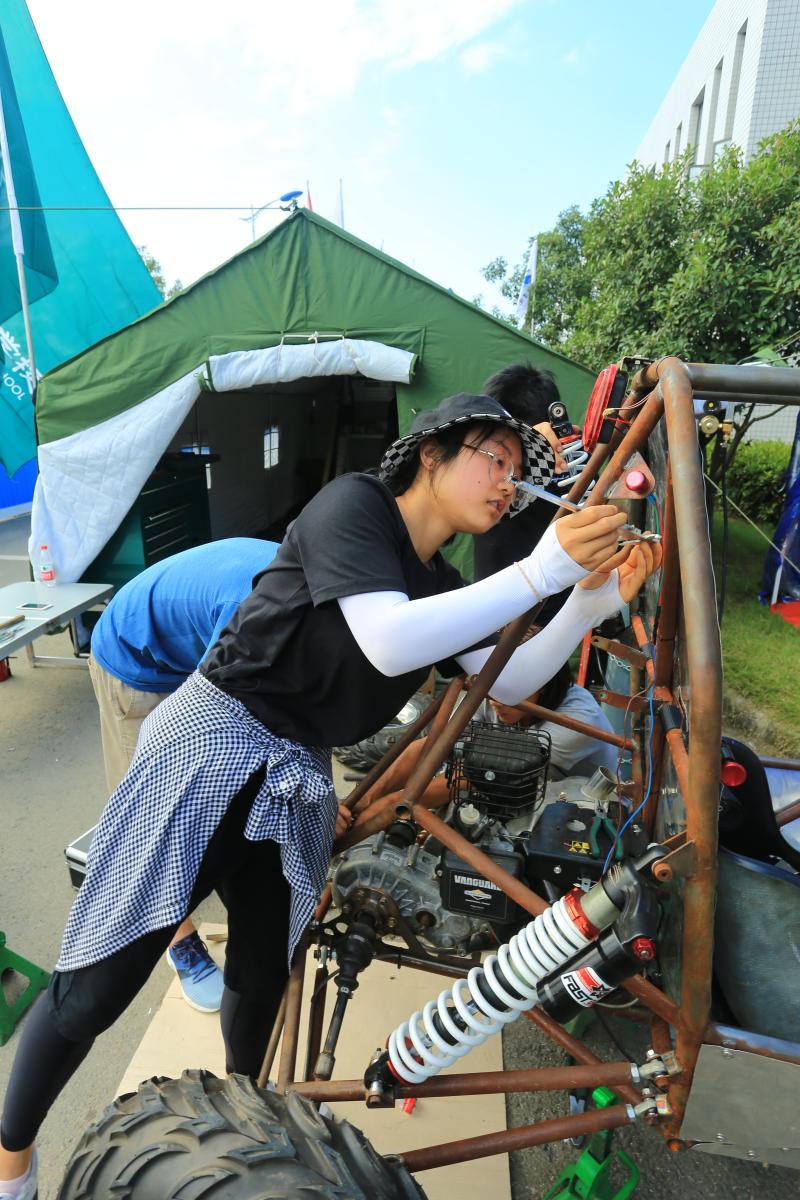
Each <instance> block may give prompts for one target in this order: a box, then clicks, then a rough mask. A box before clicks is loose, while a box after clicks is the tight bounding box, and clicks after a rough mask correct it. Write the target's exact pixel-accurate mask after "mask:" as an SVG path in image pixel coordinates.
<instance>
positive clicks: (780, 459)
mask: <svg viewBox="0 0 800 1200" xmlns="http://www.w3.org/2000/svg"><path fill="white" fill-rule="evenodd" d="M791 452H792V448H791V446H789V445H787V444H786V443H785V442H748V443H746V444H745V445H743V446H740V447H739V449H738V450H737V452H736V457H735V458H734V460H733V463H732V464H731V466H730V467H728V495H729V496H730V498H731V499H732V500H733V501H735V503H736V504H738V505H739V507H740V508H741V509H742V510H743V511H744V512H746V513H747V515H748V517H750V519H751V520H753V521H759V522H761V523H762V524H765V525H774V524H775V523H776V522H777V520H778V518H779V517H780V515H781V512H782V510H783V502H784V498H785V493H784V490H783V488H784V484H785V481H786V472H787V470H788V467H789V456H790V454H791Z"/></svg>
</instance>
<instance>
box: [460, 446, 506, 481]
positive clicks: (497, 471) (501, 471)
mask: <svg viewBox="0 0 800 1200" xmlns="http://www.w3.org/2000/svg"><path fill="white" fill-rule="evenodd" d="M464 444H465V446H467V447H468V448H469V449H470V450H474V451H475V453H476V454H484V455H485V456H486V458H488V459H489V478H490V479H491V481H492V483H496V484H501V483H513V484H516V482H517V480H516V479H515V477H514V464H513V462H512V461H511V459H510V458H507V457H506V456H505V455H504V454H495V452H494V451H493V450H484V449H483V448H482V447H481V446H473V445H472V443H471V442H465V443H464Z"/></svg>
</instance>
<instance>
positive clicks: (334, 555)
mask: <svg viewBox="0 0 800 1200" xmlns="http://www.w3.org/2000/svg"><path fill="white" fill-rule="evenodd" d="M381 467H382V477H380V478H379V477H377V476H374V475H366V474H352V475H344V476H341V477H339V478H338V479H335V480H333V481H332V482H331V483H330V484H328V485H327V486H326V487H324V488H323V489H322V491H321V492H319V493H318V494H317V496H315V497H314V499H313V500H311V502H310V503H309V504H308V505H306V507H305V508H304V509H303V511H302V512H301V514H300V516H299V517H298V518H297V520H296V521H295V522H294V524H293V525H292V526H291V527H290V529H289V530H288V532H287V535H286V538H285V539H284V541H283V544H282V545H281V548H280V550H279V551H278V554H277V555H276V557H275V559H274V560H273V561H272V563H271V564H270V565H269V567H268V568H267V569H266V570H265V571H264V572H263V573H262V574H261V575H259V576H258V577H257V578H256V579H255V581H254V587H253V591H252V592H251V593H250V595H249V596H248V597H247V598H246V599H245V600H244V602H243V603H242V604H241V605H240V606H239V608H238V610H237V612H236V614H235V616H234V617H233V619H232V620H231V621H230V622H229V624H228V626H227V628H226V629H225V631H224V632H223V634H222V636H221V637H220V639H219V641H218V642H217V643H216V645H215V646H213V647H212V649H211V651H210V652H209V654H208V655H207V657H206V658H205V659H204V661H203V662H202V664H201V666H200V668H199V670H198V671H197V672H196V673H195V674H193V675H191V676H190V677H189V679H188V680H187V681H186V683H184V684H183V685H182V686H181V687H180V688H179V689H178V690H177V691H176V692H174V693H173V694H172V695H171V696H170V697H168V699H166V700H165V701H164V702H163V703H162V704H160V705H159V706H158V708H156V709H155V711H154V712H153V713H151V715H150V716H149V717H148V718H147V720H146V721H145V723H144V725H143V726H142V731H141V734H140V737H139V741H138V744H137V748H136V753H135V754H134V757H133V761H132V763H131V766H130V769H129V770H128V773H127V775H126V776H125V778H124V779H123V781H122V783H121V784H120V786H119V787H118V788H117V790H116V791H115V792H114V794H113V796H112V797H111V799H110V800H109V802H108V805H107V807H106V809H105V812H104V814H103V816H102V818H101V820H100V824H99V825H98V828H97V833H96V835H95V839H94V842H93V846H92V852H91V855H90V859H89V863H88V870H87V874H86V879H85V881H84V884H83V886H82V887H81V889H80V891H79V893H78V895H77V897H76V900H75V903H74V905H73V907H72V910H71V912H70V916H69V919H68V921H67V927H66V930H65V934H64V940H63V943H62V948H61V956H60V959H59V961H58V963H57V965H56V969H55V971H54V972H53V975H52V978H51V982H50V986H49V989H48V992H47V994H46V996H44V997H42V998H41V999H40V1001H39V1002H38V1004H37V1005H35V1006H34V1007H33V1008H32V1009H31V1012H30V1013H29V1015H28V1017H27V1018H26V1021H25V1025H24V1027H23V1031H22V1037H21V1039H20V1044H19V1047H18V1050H17V1057H16V1061H15V1063H14V1067H13V1068H12V1072H11V1077H10V1079H9V1083H8V1088H7V1092H6V1098H5V1108H4V1111H3V1117H2V1123H0V1141H1V1142H2V1148H1V1149H0V1180H5V1181H6V1182H0V1197H16V1200H19V1197H22V1200H32V1198H33V1197H34V1195H35V1192H36V1178H35V1176H36V1166H35V1161H33V1153H34V1150H33V1142H34V1138H35V1136H36V1133H37V1130H38V1128H39V1126H40V1124H41V1122H42V1121H43V1119H44V1117H45V1115H46V1113H47V1111H48V1109H49V1107H50V1105H51V1104H52V1102H53V1100H54V1099H55V1098H56V1096H57V1095H58V1094H59V1093H60V1091H61V1090H62V1088H63V1087H64V1085H65V1084H66V1082H67V1080H68V1079H69V1078H70V1076H71V1075H72V1073H73V1072H74V1071H75V1069H76V1068H77V1066H78V1065H79V1063H80V1062H81V1061H82V1059H83V1058H84V1057H85V1055H86V1054H87V1053H88V1051H89V1049H90V1048H91V1045H92V1042H93V1039H94V1038H95V1036H96V1035H97V1034H98V1033H100V1032H102V1030H104V1029H107V1028H108V1027H109V1026H110V1025H111V1024H113V1022H114V1021H115V1020H116V1019H117V1017H118V1016H119V1015H120V1014H121V1013H122V1012H123V1011H124V1009H125V1008H126V1007H127V1005H128V1004H129V1003H130V1001H131V1000H132V999H133V997H134V996H135V995H136V992H137V991H138V990H139V988H140V987H141V985H142V984H143V983H144V981H145V979H146V978H147V976H148V975H149V973H150V971H151V970H152V968H153V966H154V965H155V963H156V962H157V961H158V958H159V957H160V955H161V954H163V952H164V950H165V948H166V946H167V945H168V944H169V942H170V940H171V938H172V936H173V932H174V930H175V928H176V927H177V926H178V925H179V924H180V922H181V921H182V920H183V919H184V918H185V917H186V915H187V913H189V912H190V911H191V910H192V908H193V907H194V906H195V905H196V904H197V903H198V902H199V901H200V900H201V899H202V898H203V897H204V896H206V895H207V894H208V893H209V892H210V891H211V890H212V889H214V888H216V889H217V891H218V892H219V893H220V895H221V897H222V899H223V901H224V903H225V905H226V908H227V909H228V934H229V937H228V944H227V958H226V964H225V992H224V994H223V999H222V1007H221V1010H220V1017H221V1024H222V1030H223V1038H224V1042H225V1049H226V1062H227V1069H228V1070H229V1071H237V1072H240V1073H242V1074H246V1075H252V1076H255V1075H257V1074H258V1071H259V1068H260V1066H261V1062H262V1059H263V1054H264V1048H265V1043H266V1039H267V1036H268V1030H269V1029H270V1028H271V1025H272V1023H273V1019H274V1016H275V1013H276V1011H277V1008H278V1005H279V1002H280V997H281V994H282V991H283V988H284V985H285V981H286V978H287V975H288V969H289V963H290V961H291V958H292V955H293V952H294V949H295V946H296V945H297V942H298V940H299V938H300V936H301V934H302V933H303V930H304V929H305V927H306V925H307V924H308V921H309V920H310V918H311V916H312V914H313V911H314V907H315V904H316V902H317V897H318V895H319V893H320V892H321V889H322V887H323V885H324V882H325V878H326V874H327V868H328V862H329V858H330V853H331V847H332V843H333V838H334V830H335V826H336V820H337V801H336V796H335V793H334V790H333V785H332V782H331V775H330V752H329V747H330V746H333V745H346V744H349V743H352V742H357V741H359V740H361V739H362V738H364V737H366V736H370V735H372V734H373V733H375V732H376V731H377V730H378V729H380V728H382V727H383V726H384V725H385V724H386V722H387V721H388V720H389V719H390V718H391V717H392V716H394V714H395V713H396V712H397V711H398V710H399V709H400V708H401V707H402V705H403V704H404V703H405V702H406V701H407V700H408V698H409V697H410V696H411V695H412V694H413V692H414V691H415V690H416V688H417V687H418V686H419V685H420V683H421V682H422V681H423V680H424V679H425V677H426V675H427V673H428V671H429V670H430V667H431V665H432V664H433V663H436V662H440V663H443V666H445V669H447V667H446V665H445V664H444V660H451V659H452V658H453V656H455V658H456V659H457V662H458V667H454V666H451V667H450V668H449V669H450V671H451V672H452V671H454V670H457V669H460V670H465V671H467V672H468V673H470V674H472V673H474V672H475V671H477V670H479V669H480V667H481V665H482V664H483V663H484V662H485V660H486V658H487V656H488V655H489V654H490V653H491V648H490V647H489V646H485V647H484V648H483V649H479V648H475V647H477V646H478V645H479V644H480V643H482V642H483V643H486V640H487V639H490V638H491V636H492V634H493V632H494V631H495V630H497V629H499V628H500V627H501V626H503V625H505V624H506V623H507V622H508V621H510V620H512V619H513V618H514V617H516V616H518V615H519V614H520V613H523V612H526V611H527V610H528V609H529V608H531V606H532V605H533V604H534V603H535V602H536V600H537V599H538V598H540V597H542V596H544V595H547V594H549V593H553V592H558V591H561V590H562V589H563V588H565V587H568V586H570V585H574V584H577V585H578V586H576V587H574V590H573V592H572V594H571V596H570V599H569V600H568V601H567V603H566V604H565V605H564V608H563V609H562V610H561V612H560V613H559V614H558V616H557V617H556V618H554V620H553V621H552V622H551V623H550V625H549V626H548V627H547V629H545V630H543V632H542V633H541V634H540V635H539V637H537V638H535V639H532V640H531V641H530V642H528V643H526V644H525V645H523V646H520V647H519V649H518V650H517V651H516V652H515V653H514V655H513V656H512V658H511V659H510V660H509V662H508V664H507V665H506V667H505V669H504V671H503V672H502V673H501V675H500V677H499V678H498V680H497V683H496V684H495V688H494V691H495V694H496V695H497V697H498V698H499V699H501V700H503V701H505V702H507V703H510V704H513V703H514V702H515V701H518V700H520V699H521V698H522V697H523V696H526V695H528V694H529V692H530V691H531V689H532V687H534V688H535V687H538V686H541V684H542V683H544V682H545V681H546V680H547V679H549V678H550V677H551V676H552V675H553V673H554V671H555V670H556V669H557V667H558V666H559V665H560V664H561V663H562V662H563V661H564V660H565V658H566V657H567V656H568V655H569V653H570V652H571V650H572V649H573V647H574V646H575V645H576V644H577V642H578V641H580V639H581V638H582V637H583V635H584V634H585V633H586V632H587V630H589V629H590V628H592V626H593V625H595V624H597V622H598V621H600V620H603V619H604V618H605V617H606V616H607V615H608V614H609V613H611V612H614V611H616V610H617V609H618V608H619V607H620V606H621V604H622V603H623V602H624V601H625V600H626V599H628V598H630V597H631V596H632V595H633V594H634V593H635V592H636V591H638V589H639V587H640V586H641V584H642V583H643V581H644V579H645V578H646V576H647V574H648V573H649V572H650V571H652V570H653V569H654V568H655V566H657V565H658V557H659V551H658V550H657V549H653V548H651V547H649V546H647V545H637V546H635V547H633V548H630V547H625V548H624V549H623V551H621V552H620V551H618V550H617V539H618V532H619V527H620V525H621V524H622V522H623V520H624V517H623V515H622V514H621V513H618V512H617V510H616V509H614V508H613V507H612V506H610V505H605V506H604V505H598V506H597V507H594V508H592V509H590V510H587V511H582V512H580V513H575V514H570V515H569V516H567V517H564V518H563V519H561V520H559V521H558V522H557V523H556V524H555V525H554V526H553V527H552V528H551V530H549V531H548V532H547V533H546V534H545V535H544V537H543V538H542V539H541V541H540V542H539V544H538V546H537V547H536V549H535V550H534V551H533V552H532V553H530V554H527V555H525V556H523V557H522V558H521V559H520V560H519V562H518V563H516V564H515V565H513V566H511V567H508V568H507V569H506V570H505V571H501V572H500V573H499V574H498V575H495V576H491V577H490V578H488V579H484V580H482V581H481V582H479V583H475V584H471V585H469V586H466V585H465V584H464V580H463V579H462V578H461V576H460V575H459V574H458V572H457V571H456V570H455V569H454V568H453V567H451V566H450V565H449V564H448V563H447V562H445V560H444V559H443V558H442V556H441V554H440V553H439V548H440V546H441V545H442V544H443V543H444V542H446V541H447V540H448V539H449V538H450V537H452V536H453V535H454V534H455V533H457V532H465V533H469V534H476V533H482V532H485V531H486V530H487V529H490V528H492V527H493V526H494V525H495V524H496V523H497V522H498V521H499V520H500V519H501V518H502V517H503V516H504V515H505V514H506V513H507V512H509V511H516V510H517V509H518V508H519V507H520V505H521V504H522V503H523V502H524V500H523V498H521V497H519V496H518V495H517V489H516V487H515V485H514V483H513V479H514V478H517V479H519V478H522V479H527V480H530V481H531V482H537V483H541V482H545V481H546V480H547V479H548V478H549V476H550V474H551V473H552V469H553V455H552V452H551V450H550V447H549V446H548V444H547V442H546V441H545V440H544V439H542V438H541V437H540V436H539V435H538V434H536V433H534V432H533V431H532V430H531V429H529V428H528V427H527V426H525V425H524V424H522V423H520V422H518V421H515V420H514V419H513V418H512V417H510V416H509V415H508V413H507V412H506V411H505V409H504V408H503V407H502V406H501V405H499V404H497V403H496V402H495V401H493V400H491V399H490V398H488V397H486V396H469V395H464V394H462V395H459V396H454V397H451V398H450V399H449V400H446V401H443V402H442V404H441V405H440V407H439V408H438V409H435V410H432V411H429V412H425V413H421V414H420V415H419V416H418V417H417V418H416V420H415V422H414V424H413V426H412V429H411V433H410V434H408V435H407V436H405V437H402V438H399V439H398V440H397V441H396V442H394V443H393V444H392V445H391V446H390V447H389V449H388V450H387V452H386V454H385V456H384V458H383V462H382V464H381ZM344 828H345V823H344V822H342V823H341V829H342V831H343V830H344ZM263 913H269V915H270V920H269V921H264V920H263V918H262V914H263Z"/></svg>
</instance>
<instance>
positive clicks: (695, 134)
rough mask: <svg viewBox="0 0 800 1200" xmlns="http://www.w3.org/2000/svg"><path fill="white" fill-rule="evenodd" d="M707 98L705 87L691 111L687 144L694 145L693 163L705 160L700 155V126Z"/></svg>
mask: <svg viewBox="0 0 800 1200" xmlns="http://www.w3.org/2000/svg"><path fill="white" fill-rule="evenodd" d="M705 98H706V89H705V88H703V90H702V91H701V93H700V95H699V96H698V97H697V99H696V100H695V102H694V104H693V105H692V109H691V112H690V113H689V140H688V143H687V145H689V146H691V147H692V162H693V163H702V162H703V161H704V160H703V159H702V158H701V157H700V127H701V125H702V124H703V104H704V103H705Z"/></svg>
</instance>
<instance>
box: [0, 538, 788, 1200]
mask: <svg viewBox="0 0 800 1200" xmlns="http://www.w3.org/2000/svg"><path fill="white" fill-rule="evenodd" d="M25 538H26V529H25V522H24V521H23V520H17V521H11V522H6V523H0V584H4V583H11V582H13V581H15V580H17V579H24V578H27V566H26V563H25V561H23V560H22V556H24V552H25ZM13 555H17V556H20V557H19V558H13V557H8V556H13ZM49 642H50V644H49V645H48V646H47V647H46V648H45V650H44V652H52V653H65V654H66V653H69V652H70V649H69V642H68V637H67V636H66V635H65V634H61V635H57V636H55V637H53V638H51V639H49ZM12 666H13V672H14V674H13V677H12V678H11V679H10V680H8V681H7V682H5V683H1V684H0V764H1V765H0V770H2V776H1V777H0V793H1V794H2V808H0V837H2V846H3V851H2V870H0V928H2V929H3V930H5V932H6V934H7V937H8V942H9V945H10V946H11V947H12V948H13V949H15V950H17V951H18V952H19V953H21V954H24V955H25V956H27V957H28V958H31V959H32V960H33V961H35V962H37V963H39V964H40V965H41V966H44V967H50V966H51V965H52V964H53V962H54V961H55V959H56V956H57V953H58V945H59V939H60V933H61V929H62V927H63V924H64V918H65V916H66V913H67V910H68V907H69V904H70V902H71V899H72V891H71V888H70V885H69V880H68V875H67V870H66V867H65V865H64V857H63V851H64V847H65V846H66V845H67V843H68V842H70V841H72V840H73V839H74V838H75V837H76V836H77V835H78V834H80V833H82V832H83V831H84V830H85V829H87V828H89V827H90V826H91V825H93V824H94V823H95V821H96V819H97V815H98V813H99V811H100V808H101V806H102V804H103V802H104V799H105V794H104V784H103V771H102V760H101V754H100V736H99V729H98V722H97V712H96V708H95V703H94V697H93V693H92V689H91V684H90V681H89V675H88V672H87V671H84V670H75V669H61V668H53V669H37V670H35V671H33V670H31V668H30V667H29V666H28V664H27V661H26V659H25V658H24V656H20V657H19V658H17V659H15V660H14V662H13V664H12ZM199 915H200V917H201V919H206V920H211V921H214V920H219V919H221V917H222V916H223V914H222V913H221V910H220V907H219V906H218V905H217V904H216V903H215V902H213V901H209V902H207V903H206V904H205V905H203V906H202V909H201V910H200V914H199ZM169 979H170V972H169V969H168V968H167V966H166V965H165V964H163V963H162V964H161V965H160V966H159V967H158V968H157V970H156V972H155V973H154V975H153V977H152V979H151V980H150V982H149V983H148V985H147V987H146V988H145V989H144V991H143V992H142V993H141V994H140V995H139V997H137V999H136V1001H135V1002H134V1004H133V1005H132V1006H131V1008H130V1009H129V1011H128V1013H127V1014H126V1015H125V1017H124V1018H123V1019H122V1020H121V1021H119V1022H118V1024H117V1025H116V1026H115V1027H114V1028H113V1029H111V1030H110V1031H109V1032H107V1033H105V1034H104V1035H103V1036H102V1037H101V1038H100V1039H99V1041H98V1045H97V1046H96V1047H95V1049H94V1051H93V1053H92V1054H91V1055H90V1056H89V1058H88V1059H87V1060H86V1062H85V1063H84V1064H83V1066H82V1067H81V1068H80V1070H79V1071H78V1073H77V1075H76V1076H75V1078H74V1079H73V1081H72V1083H71V1085H70V1086H69V1087H68V1088H67V1089H66V1091H65V1093H64V1094H63V1095H62V1097H61V1098H60V1099H59V1100H58V1101H57V1102H56V1104H55V1106H54V1108H53V1110H52V1112H51V1114H50V1116H49V1118H48V1120H47V1122H46V1124H45V1126H44V1128H43V1131H42V1135H41V1138H40V1150H41V1162H42V1170H41V1186H40V1190H39V1196H40V1200H51V1198H53V1197H55V1194H56V1190H57V1187H58V1180H59V1178H60V1174H61V1171H62V1169H63V1166H64V1164H65V1162H66V1160H67V1158H68V1156H69V1153H70V1150H71V1148H72V1146H73V1145H74V1144H75V1142H76V1141H77V1139H78V1138H79V1137H80V1135H81V1133H82V1132H83V1130H84V1128H85V1127H86V1125H87V1124H89V1123H90V1122H91V1121H92V1120H93V1119H94V1118H95V1117H96V1116H97V1114H98V1113H99V1112H100V1111H101V1110H102V1108H103V1107H104V1105H105V1104H107V1103H108V1102H109V1101H110V1100H111V1098H112V1097H113V1095H114V1093H115V1089H116V1085H117V1083H118V1081H119V1079H120V1078H121V1076H122V1074H123V1072H124V1070H125V1067H126V1066H127V1064H128V1062H129V1061H130V1059H131V1057H132V1055H133V1051H134V1049H135V1047H136V1046H137V1045H138V1042H139V1040H140V1038H141V1036H142V1033H143V1031H144V1030H145V1028H146V1027H147V1024H148V1020H149V1016H150V1014H151V1012H152V1011H153V1009H154V1008H155V1006H156V1005H157V1004H158V1003H159V1002H160V1000H161V998H162V996H163V994H164V992H165V990H166V988H167V985H168V982H169ZM433 994H435V988H432V995H433ZM209 1019H213V1018H209ZM631 1035H632V1031H631V1030H630V1029H629V1028H628V1027H627V1026H626V1027H625V1028H624V1029H623V1030H621V1031H620V1036H622V1037H623V1038H624V1039H625V1046H626V1048H627V1049H629V1050H631V1051H633V1050H634V1048H635V1047H634V1043H633V1041H632V1036H631ZM18 1041H19V1029H18V1030H17V1031H16V1032H15V1034H14V1036H13V1037H12V1039H11V1041H10V1042H9V1043H7V1045H6V1046H5V1047H3V1048H2V1049H0V1094H2V1092H3V1091H4V1089H5V1083H6V1080H7V1078H8V1073H9V1070H10V1066H11V1062H12V1058H13V1055H14V1052H15V1048H16V1045H17V1043H18ZM599 1052H600V1053H601V1054H603V1055H605V1056H607V1057H613V1058H618V1056H619V1053H618V1051H617V1050H615V1049H614V1048H613V1047H610V1046H609V1045H608V1044H606V1045H605V1046H601V1047H600V1049H599ZM504 1058H505V1064H506V1066H507V1067H508V1068H512V1067H519V1066H523V1065H524V1066H529V1067H530V1066H547V1065H557V1064H560V1063H562V1062H563V1061H564V1060H563V1056H562V1055H561V1052H560V1051H558V1050H556V1049H555V1047H552V1046H551V1044H550V1043H549V1042H547V1041H546V1040H545V1039H543V1038H542V1037H541V1036H540V1035H539V1034H538V1033H537V1032H536V1031H535V1029H534V1027H533V1026H532V1025H531V1024H530V1023H529V1022H527V1021H525V1020H520V1021H518V1022H517V1023H516V1024H515V1025H514V1026H512V1027H511V1029H510V1030H509V1031H507V1035H506V1039H505V1043H504ZM454 1103H457V1101H454ZM565 1111H566V1101H565V1098H564V1096H563V1094H555V1095H553V1096H550V1097H548V1096H546V1095H541V1096H533V1097H512V1098H511V1099H510V1102H509V1121H510V1123H512V1124H515V1125H518V1124H528V1123H531V1122H533V1121H536V1120H541V1119H544V1118H546V1117H550V1116H560V1115H563V1114H564V1112H565ZM352 1119H353V1120H354V1121H355V1123H356V1124H357V1123H358V1119H357V1114H356V1113H353V1118H352ZM618 1144H619V1145H620V1146H622V1147H624V1148H625V1149H627V1150H628V1151H629V1152H630V1153H631V1155H632V1157H633V1158H634V1160H635V1161H636V1163H637V1164H638V1166H639V1168H640V1169H641V1171H642V1174H643V1182H642V1184H641V1186H640V1189H639V1191H638V1193H637V1195H641V1196H642V1197H653V1198H657V1200H668V1198H669V1200H674V1198H677V1197H684V1196H687V1195H693V1196H702V1197H713V1198H715V1200H716V1198H717V1197H719V1198H720V1200H721V1198H722V1197H726V1198H727V1197H736V1198H737V1200H746V1198H749V1197H759V1198H764V1200H789V1198H790V1197H794V1196H796V1195H797V1187H798V1178H799V1177H798V1174H797V1173H796V1172H792V1171H787V1170H785V1169H778V1168H774V1167H770V1168H768V1169H766V1168H764V1167H761V1166H760V1165H758V1164H751V1163H746V1162H734V1161H724V1160H721V1159H716V1158H708V1157H705V1156H699V1155H697V1156H694V1155H687V1154H682V1155H678V1156H672V1155H670V1154H668V1152H667V1151H666V1150H665V1148H664V1146H663V1143H662V1141H661V1139H660V1137H659V1136H658V1135H657V1134H655V1133H653V1132H651V1131H649V1130H647V1129H646V1128H632V1129H630V1130H626V1131H624V1132H623V1133H622V1134H621V1135H619V1141H618ZM576 1154H577V1151H575V1150H574V1149H573V1148H572V1147H569V1146H564V1145H556V1146H553V1147H543V1148H538V1149H534V1150H528V1151H522V1152H520V1153H519V1154H516V1155H515V1156H514V1157H513V1159H512V1184H513V1188H514V1195H515V1200H537V1198H538V1197H540V1196H542V1195H543V1193H544V1191H545V1190H546V1188H547V1187H548V1186H550V1185H551V1184H552V1183H553V1181H554V1180H555V1178H556V1177H557V1175H558V1173H559V1171H560V1170H561V1167H562V1166H563V1165H565V1164H566V1163H567V1162H569V1161H574V1158H575V1157H576ZM475 1169H476V1170H479V1169H480V1166H479V1164H476V1166H475ZM421 1182H422V1183H423V1186H424V1176H422V1177H421Z"/></svg>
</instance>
